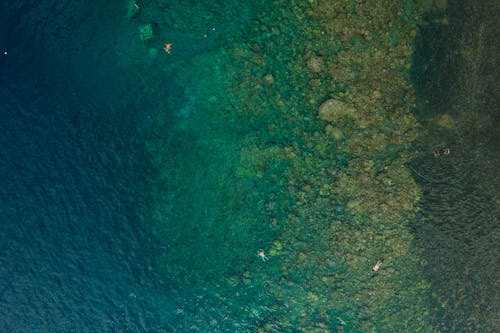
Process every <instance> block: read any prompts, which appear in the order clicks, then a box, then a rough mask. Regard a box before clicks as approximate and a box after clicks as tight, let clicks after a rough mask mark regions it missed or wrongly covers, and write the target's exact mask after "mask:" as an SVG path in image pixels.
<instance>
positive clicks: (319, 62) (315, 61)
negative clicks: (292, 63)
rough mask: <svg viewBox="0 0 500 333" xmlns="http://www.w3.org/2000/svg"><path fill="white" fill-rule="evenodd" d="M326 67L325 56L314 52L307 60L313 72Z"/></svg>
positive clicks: (308, 66)
mask: <svg viewBox="0 0 500 333" xmlns="http://www.w3.org/2000/svg"><path fill="white" fill-rule="evenodd" d="M324 67H325V62H324V61H323V58H321V57H319V56H317V55H315V54H313V55H312V56H311V57H310V58H309V59H308V60H307V68H308V69H309V70H310V71H311V72H313V73H319V72H321V71H322V70H323V68H324Z"/></svg>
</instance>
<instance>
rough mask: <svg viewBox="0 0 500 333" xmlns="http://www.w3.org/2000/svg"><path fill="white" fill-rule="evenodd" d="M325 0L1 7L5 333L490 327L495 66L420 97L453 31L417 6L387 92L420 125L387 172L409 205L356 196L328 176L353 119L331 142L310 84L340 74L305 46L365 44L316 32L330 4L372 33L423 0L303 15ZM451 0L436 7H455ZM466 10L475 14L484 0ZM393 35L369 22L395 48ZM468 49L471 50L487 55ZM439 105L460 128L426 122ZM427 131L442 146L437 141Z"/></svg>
mask: <svg viewBox="0 0 500 333" xmlns="http://www.w3.org/2000/svg"><path fill="white" fill-rule="evenodd" d="M134 4H137V7H136V6H135V5H134ZM325 4H328V2H325V1H310V2H302V1H300V2H299V1H297V2H295V1H292V2H290V3H286V2H283V1H275V2H269V1H260V0H254V1H246V2H243V3H242V2H229V1H184V2H182V3H174V2H169V1H152V2H141V1H137V2H136V3H134V2H128V1H124V0H120V1H118V0H112V1H106V2H74V1H53V0H44V1H38V2H35V1H14V2H2V3H1V4H0V13H1V17H2V20H1V23H0V48H1V50H2V54H1V60H0V71H1V73H0V74H1V77H2V79H1V81H0V82H1V86H0V101H1V104H0V115H1V118H0V140H1V148H0V171H1V176H0V228H1V233H0V235H1V236H0V237H1V238H0V249H1V251H0V253H1V256H0V259H1V265H0V281H1V282H0V318H1V319H0V331H2V332H365V331H374V332H388V331H409V332H410V331H418V330H421V331H422V330H423V331H429V332H433V331H438V330H441V331H467V332H476V331H485V332H488V331H494V330H495V327H498V322H497V321H495V320H497V319H496V317H495V313H498V301H497V300H498V295H497V294H496V293H497V292H496V290H498V289H499V288H498V285H497V284H498V282H497V281H499V279H498V273H497V272H496V270H495V269H494V267H495V266H497V265H498V258H499V256H498V246H495V244H497V243H498V216H500V215H499V214H498V208H496V207H498V206H499V205H498V201H499V200H498V188H500V187H499V186H498V185H499V184H496V183H495V181H496V180H497V179H500V177H498V170H497V168H496V166H497V165H498V163H496V159H498V157H497V156H498V142H500V140H498V131H495V128H496V125H498V112H497V111H496V105H497V101H498V99H497V97H495V96H497V93H496V92H495V91H494V90H492V89H491V88H490V87H491V82H494V78H495V75H494V74H490V76H487V77H486V78H484V76H483V75H481V74H482V73H485V72H488V73H495V72H497V68H498V66H497V63H496V62H495V61H492V62H486V63H487V64H488V66H486V68H488V69H489V70H487V71H486V70H485V69H484V68H479V69H478V68H475V67H474V66H472V67H467V68H468V69H469V70H470V71H474V70H475V72H474V73H472V74H475V76H474V75H472V74H471V73H467V72H464V73H465V74H463V75H465V77H467V79H466V80H465V79H464V80H463V81H464V82H468V83H470V86H467V85H465V84H464V85H463V86H461V85H457V86H453V87H451V88H453V89H451V88H450V87H448V88H449V90H446V89H443V90H441V94H443V95H449V96H450V99H449V100H446V104H445V105H446V106H443V103H440V102H438V101H442V100H443V99H442V98H441V97H440V96H439V93H436V95H431V96H430V97H429V96H428V94H431V93H432V92H434V91H439V89H442V86H445V85H446V84H448V83H449V82H450V81H452V80H450V79H449V78H448V76H447V75H448V74H449V73H454V72H459V73H461V72H460V71H459V70H456V68H455V70H450V68H449V67H446V66H451V65H453V64H455V65H457V67H459V65H460V63H458V62H457V63H454V62H453V61H451V62H446V61H445V60H443V59H452V60H453V59H459V58H458V57H455V56H454V53H453V52H455V51H454V50H456V48H458V49H466V45H469V43H470V40H468V39H467V38H460V36H463V35H461V34H460V31H462V30H457V29H456V27H455V26H454V25H453V24H452V25H449V27H451V28H449V29H450V30H448V31H447V30H446V29H447V28H443V27H446V26H445V25H443V24H442V23H436V22H437V21H438V20H439V19H440V17H438V18H437V19H436V17H434V16H433V15H434V14H432V15H431V14H429V17H426V18H424V19H423V20H424V21H425V22H427V25H422V26H419V29H421V30H419V33H420V31H421V33H422V35H419V36H422V37H421V39H417V41H418V42H420V43H422V45H429V44H430V45H432V42H433V41H434V42H436V43H437V41H439V43H440V45H443V47H442V48H439V47H436V50H435V51H436V52H435V53H432V52H429V53H426V52H422V49H419V46H418V44H417V51H418V52H419V53H418V54H417V56H415V59H414V62H415V66H414V70H413V72H412V75H413V77H412V80H413V81H415V84H416V95H417V100H416V101H415V105H414V106H413V107H411V106H409V105H406V106H404V108H405V109H406V108H409V109H412V110H413V112H414V113H415V114H416V115H417V119H418V121H419V122H420V123H421V125H422V126H421V128H420V131H421V132H420V133H419V134H420V135H419V136H418V139H416V140H414V141H413V142H412V144H413V146H412V148H411V149H409V151H411V152H413V153H414V154H415V156H417V157H416V158H412V159H411V160H412V162H411V163H410V164H409V169H408V170H407V171H406V173H405V172H403V174H404V175H406V174H408V175H410V174H411V175H412V177H413V178H414V179H415V180H416V181H417V183H418V186H419V188H420V189H421V190H422V198H421V200H420V201H419V203H418V205H419V207H421V209H420V212H419V214H417V215H416V216H411V214H410V215H409V216H404V217H403V216H399V215H397V214H392V215H391V214H390V212H389V213H387V216H388V217H389V221H388V220H387V219H384V218H385V217H386V215H382V217H384V218H380V216H379V215H377V216H378V217H377V218H371V217H370V216H365V215H362V214H357V212H358V211H357V210H356V209H357V208H356V207H358V206H354V205H353V204H352V201H350V200H349V197H348V196H347V195H346V193H348V192H349V191H350V189H349V188H347V189H342V188H340V186H339V185H336V184H338V183H340V181H339V179H346V178H345V177H344V178H342V175H345V174H346V173H349V172H350V170H356V169H353V165H356V163H357V161H359V159H357V157H356V155H357V154H361V155H362V152H361V153H360V152H359V151H357V150H356V147H354V146H349V144H348V142H349V141H348V140H345V137H349V135H351V134H350V132H349V131H350V130H351V128H352V126H354V125H352V124H348V125H347V127H346V128H344V132H345V133H344V134H343V135H344V136H343V138H341V139H338V140H337V139H335V140H332V139H331V136H329V135H326V134H325V133H324V129H325V124H324V123H323V122H322V121H320V120H319V119H318V118H317V108H318V106H319V105H320V104H321V102H322V101H324V100H325V99H327V98H329V97H332V96H345V95H342V94H343V93H344V92H346V91H350V90H349V89H350V88H349V85H346V86H342V85H339V84H336V85H335V86H330V85H328V84H327V83H325V82H329V81H327V75H326V74H325V73H326V72H327V70H325V69H323V71H322V72H321V73H316V74H314V73H313V74H311V70H310V67H311V65H310V64H309V65H308V64H307V61H308V59H311V54H319V55H320V56H322V57H323V58H324V59H335V57H336V56H338V55H339V54H341V53H342V52H343V51H346V50H348V49H349V48H351V49H352V48H355V49H356V52H359V54H363V52H364V51H366V48H367V47H368V45H369V43H370V42H367V41H366V40H365V41H363V38H361V39H360V38H359V36H354V37H352V36H350V33H349V32H347V33H346V34H345V36H350V37H349V38H347V37H346V40H342V41H337V40H334V39H333V38H332V39H331V40H330V41H326V42H325V40H324V39H321V38H324V37H321V36H324V35H325V34H328V33H332V32H331V31H329V30H328V29H326V28H325V26H326V25H325V21H324V20H325V17H330V18H332V17H335V20H339V22H341V20H342V17H344V16H343V15H345V17H347V18H349V17H350V16H349V15H356V17H358V18H359V22H361V25H363V22H364V20H365V21H366V29H369V28H370V27H371V26H370V24H372V23H373V22H375V21H376V20H377V17H378V18H379V19H380V20H381V22H384V21H386V19H385V17H384V16H383V15H387V13H393V12H394V13H398V15H400V16H401V17H402V18H405V20H406V21H405V20H403V19H402V22H403V21H404V23H401V24H402V27H401V31H404V29H407V28H408V26H407V25H408V24H410V25H412V24H413V25H415V26H416V20H417V19H416V18H415V21H413V19H408V18H409V17H412V15H415V17H416V16H417V14H415V13H418V10H417V9H415V8H413V7H412V4H410V3H409V2H408V3H406V2H404V4H403V3H402V4H401V5H400V6H399V5H397V6H396V5H393V4H392V5H389V4H382V3H381V4H380V6H375V7H374V8H373V10H368V11H366V10H364V7H363V6H360V7H359V9H356V11H355V12H354V11H350V8H358V7H355V4H354V2H349V1H346V2H345V3H344V2H338V6H340V7H336V8H334V9H335V10H333V9H332V11H328V10H326V11H320V10H319V9H318V8H329V7H328V6H327V7H321V6H324V5H325ZM458 7H460V6H458V5H456V4H450V5H449V8H448V9H447V10H446V13H447V14H446V15H449V17H451V18H454V17H458V16H460V15H461V12H460V11H457V12H454V11H453V10H455V8H458ZM491 8H496V7H494V6H491V7H490V10H491ZM473 9H477V13H478V15H477V16H475V17H474V18H475V19H476V20H478V21H480V22H483V21H481V20H483V19H484V16H483V14H482V13H484V7H482V6H477V7H474V6H473ZM435 10H436V9H435V8H434V9H432V11H435ZM441 10H442V8H441ZM315 11H317V12H315ZM337 11H338V12H337ZM353 13H354V14H353ZM322 15H326V16H324V17H323V16H322ZM363 15H364V16H363ZM370 15H371V16H370ZM440 15H442V14H440ZM322 20H323V21H322ZM332 20H333V19H332ZM326 21H328V20H326ZM407 21H408V22H410V23H408V22H407ZM478 21H473V20H472V21H471V23H470V24H471V25H470V27H481V24H476V23H477V22H478ZM335 22H337V21H335ZM356 22H358V21H356ZM429 22H433V23H429ZM488 22H489V21H487V20H486V21H484V25H482V26H483V28H482V29H483V31H485V32H484V33H485V34H486V35H487V36H490V35H488V34H489V33H490V29H491V27H492V25H491V22H490V23H488ZM452 23H453V21H452ZM148 24H150V26H148ZM381 24H382V23H381ZM404 24H406V26H404V27H403V25H404ZM434 24H436V25H434ZM382 25H383V24H382ZM363 26H364V25H363ZM149 27H150V28H151V29H152V31H153V36H152V38H150V39H148V36H147V34H148V32H147V31H148V29H149ZM433 29H434V30H433ZM439 29H443V30H439ZM478 29H479V30H478V31H481V29H480V28H478ZM141 31H142V35H141ZM398 31H399V30H397V29H396V30H392V31H391V33H390V34H389V35H388V36H385V37H384V38H387V40H388V43H389V44H390V45H392V46H394V47H396V46H397V44H398V40H399V39H398V38H402V37H401V35H400V33H399V32H398ZM443 31H445V32H448V33H450V36H457V37H456V39H454V38H449V39H446V38H442V35H440V33H441V32H443ZM469 31H471V36H475V34H474V31H476V30H474V29H472V28H471V29H469ZM334 33H335V32H334ZM453 33H455V35H453ZM478 33H480V32H478ZM401 34H403V33H401ZM312 36H317V37H318V40H321V41H322V43H323V42H325V43H326V44H325V45H324V47H322V45H321V43H319V44H318V43H316V42H315V41H314V39H313V38H312ZM351 37H352V38H351ZM426 38H427V39H426ZM440 38H441V39H440ZM341 39H342V38H341ZM456 40H459V41H462V42H463V44H460V43H458V44H459V45H458V46H457V45H454V44H453V41H456ZM485 40H488V41H490V39H489V37H488V38H486V37H485ZM443 41H451V42H449V43H448V44H447V43H445V42H443ZM373 42H374V43H375V42H377V38H375V39H374V40H373ZM166 43H171V44H172V48H171V51H170V53H167V52H165V51H164V50H163V47H164V45H165V44H166ZM328 43H332V45H333V46H331V45H330V44H328ZM426 43H427V44H426ZM423 49H425V50H428V49H429V48H428V47H424V48H423ZM484 50H489V51H485V52H486V53H487V54H489V55H490V56H486V55H483V57H484V58H481V59H476V60H478V61H479V62H481V61H483V60H484V59H491V58H494V56H495V55H496V54H498V53H495V52H494V51H491V50H490V47H488V45H485V46H484ZM473 51H474V49H473V50H472V51H471V53H470V54H471V56H473V55H474V54H475V53H474V52H473ZM488 52H489V53H488ZM410 55H411V54H409V55H408V56H410ZM329 61H330V60H328V61H326V63H325V64H324V66H325V67H328V66H333V67H331V68H334V66H335V64H334V61H333V60H331V61H332V62H331V63H330V62H329ZM441 61H442V62H441ZM443 64H444V65H443ZM307 66H309V67H307ZM359 66H360V63H356V62H355V61H353V63H352V68H358V67H359ZM301 68H302V69H301ZM303 68H309V71H308V70H304V69H303ZM443 68H444V69H443ZM337 69H338V68H337ZM428 69H429V70H428ZM435 73H442V75H443V79H442V80H437V81H436V82H438V84H436V86H434V85H432V84H430V83H429V82H433V81H432V79H429V78H428V77H427V76H430V77H432V76H433V75H435ZM469 74H470V75H469ZM331 75H333V76H335V75H334V74H331ZM338 75H339V77H340V76H342V75H343V73H339V74H338ZM449 75H450V76H451V75H452V74H449ZM401 76H403V74H402V75H401ZM471 77H473V78H474V80H469V78H471ZM315 80H318V81H315ZM322 80H323V81H322ZM361 81H362V80H361ZM318 82H320V83H318ZM321 82H322V83H321ZM351 84H352V86H356V80H353V81H352V82H351ZM314 87H316V88H314ZM461 89H464V90H465V91H474V92H475V93H474V95H473V98H472V99H469V98H465V97H464V96H465V93H464V90H461ZM489 89H490V90H489ZM382 90H383V89H382ZM450 91H452V92H453V94H451V93H450ZM481 93H483V94H481ZM348 96H349V95H348V94H347V97H346V98H348ZM484 96H486V97H488V98H486V97H484ZM392 98H393V99H394V100H393V101H392V102H388V103H389V104H391V103H394V104H395V105H399V104H401V103H403V105H404V103H405V100H404V99H401V100H399V98H401V97H400V95H397V96H392ZM464 98H465V99H464ZM426 105H431V108H426ZM415 106H416V107H415ZM448 107H452V108H453V112H450V114H451V117H452V118H453V121H454V124H455V125H453V126H452V127H447V128H446V129H443V127H439V126H435V124H436V123H438V120H439V119H435V117H438V116H435V114H438V115H439V116H441V115H442V114H445V113H448V111H447V108H448ZM471 108H472V109H474V110H475V111H474V112H470V113H469V112H467V110H469V109H471ZM429 110H431V111H429ZM481 110H486V111H484V112H482V111H481ZM384 124H385V123H384ZM389 125H390V124H389ZM389 125H388V126H389ZM384 126H385V125H384ZM471 126H472V127H471ZM389 127H390V126H389ZM353 135H354V136H355V134H353ZM422 138H425V139H422ZM346 142H347V143H346ZM444 145H449V146H450V147H451V149H452V154H451V155H449V156H442V158H441V159H438V160H436V159H434V158H433V157H432V150H433V149H436V148H439V147H441V146H444ZM351 148H352V149H351ZM391 149H392V148H391ZM389 150H390V149H389ZM429 151H430V152H431V154H430V155H429ZM391 154H393V152H392V151H391V152H389V153H387V154H382V155H383V156H385V157H384V158H389V159H390V157H387V156H389V155H391ZM374 159H376V158H375V157H374ZM380 160H382V158H381V159H380ZM349 168H351V169H349ZM401 170H403V169H401ZM405 170H406V169H405ZM471 170H474V171H471ZM396 179H399V178H397V177H396ZM413 184H414V183H413V182H403V185H405V186H410V187H411V188H412V189H413V187H412V186H413ZM403 185H400V186H403ZM336 188H337V189H336ZM404 191H405V189H403V188H401V192H404ZM349 193H350V192H349ZM351 194H352V193H351ZM381 202H382V201H381ZM378 204H379V202H378V201H376V202H375V205H378ZM381 205H382V204H381ZM361 207H364V206H363V205H361ZM381 207H382V206H381ZM384 207H385V206H384ZM361 209H363V208H361ZM380 210H382V209H380ZM393 210H395V211H398V209H397V208H394V209H393ZM376 214H378V212H376V213H375V214H374V215H376ZM384 214H385V211H384ZM394 216H396V217H394ZM471 221H473V222H471ZM442 244H447V245H446V246H442ZM259 249H264V250H265V251H266V253H267V255H268V256H269V258H270V260H269V261H267V262H263V261H261V260H260V259H259V257H258V256H257V251H258V250H259ZM450 257H451V258H452V260H448V258H450ZM377 260H382V266H381V267H382V268H381V270H380V271H379V272H372V270H371V268H372V266H373V265H374V264H375V263H376V262H377ZM495 292H496V293H495ZM464 318H467V320H465V319H464Z"/></svg>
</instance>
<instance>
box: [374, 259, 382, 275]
mask: <svg viewBox="0 0 500 333" xmlns="http://www.w3.org/2000/svg"><path fill="white" fill-rule="evenodd" d="M380 265H382V261H380V260H377V263H376V264H375V265H373V267H372V271H373V272H377V271H378V270H379V269H380Z"/></svg>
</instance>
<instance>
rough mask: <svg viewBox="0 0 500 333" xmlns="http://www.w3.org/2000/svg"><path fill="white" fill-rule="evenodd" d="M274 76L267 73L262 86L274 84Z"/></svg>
mask: <svg viewBox="0 0 500 333" xmlns="http://www.w3.org/2000/svg"><path fill="white" fill-rule="evenodd" d="M274 81H275V80H274V76H273V74H271V73H269V74H266V75H264V84H266V85H268V86H270V85H272V84H274Z"/></svg>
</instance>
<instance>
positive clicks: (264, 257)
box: [257, 249, 269, 262]
mask: <svg viewBox="0 0 500 333" xmlns="http://www.w3.org/2000/svg"><path fill="white" fill-rule="evenodd" d="M257 256H258V257H259V258H260V259H262V261H264V262H266V261H268V260H269V258H268V257H267V256H266V253H265V252H264V250H262V249H260V250H259V252H257Z"/></svg>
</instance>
